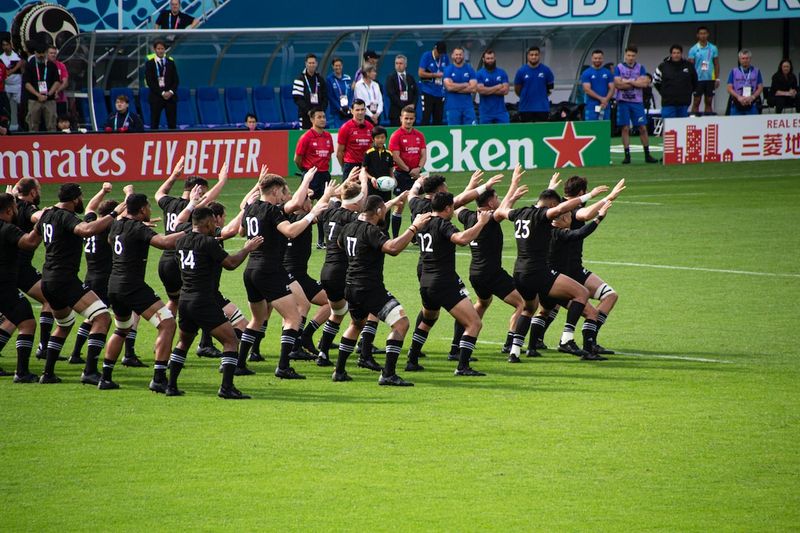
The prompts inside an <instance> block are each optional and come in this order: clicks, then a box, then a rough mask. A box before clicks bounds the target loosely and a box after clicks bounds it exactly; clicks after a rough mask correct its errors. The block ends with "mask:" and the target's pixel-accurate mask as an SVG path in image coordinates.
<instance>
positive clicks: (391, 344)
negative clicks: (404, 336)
mask: <svg viewBox="0 0 800 533" xmlns="http://www.w3.org/2000/svg"><path fill="white" fill-rule="evenodd" d="M402 348H403V341H402V340H399V341H398V340H394V339H386V364H385V365H384V366H383V371H382V372H383V375H384V376H385V377H387V378H388V377H390V376H393V375H395V374H396V373H397V360H398V359H399V358H400V350H401V349H402Z"/></svg>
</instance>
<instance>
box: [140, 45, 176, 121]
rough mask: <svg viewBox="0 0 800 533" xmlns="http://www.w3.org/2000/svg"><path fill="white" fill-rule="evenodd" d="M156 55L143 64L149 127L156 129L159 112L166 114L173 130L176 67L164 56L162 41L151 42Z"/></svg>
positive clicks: (159, 119)
mask: <svg viewBox="0 0 800 533" xmlns="http://www.w3.org/2000/svg"><path fill="white" fill-rule="evenodd" d="M153 50H154V51H155V53H156V57H154V58H153V59H151V60H149V61H148V62H147V63H145V65H144V79H145V81H146V82H147V86H148V87H149V88H150V128H151V129H154V130H157V129H158V123H159V122H160V121H161V112H162V111H163V112H165V113H166V114H167V127H169V129H171V130H174V129H175V128H176V127H177V122H178V83H179V79H178V69H177V68H175V62H174V61H173V60H172V58H171V57H166V52H167V47H166V45H165V44H164V41H156V42H155V43H154V44H153Z"/></svg>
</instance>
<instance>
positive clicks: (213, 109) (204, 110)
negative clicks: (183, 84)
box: [196, 87, 228, 128]
mask: <svg viewBox="0 0 800 533" xmlns="http://www.w3.org/2000/svg"><path fill="white" fill-rule="evenodd" d="M196 97H197V113H198V115H199V117H200V124H202V125H203V126H205V127H207V128H218V127H221V126H225V125H227V124H228V121H227V120H226V118H225V111H224V110H223V109H222V102H221V101H220V99H219V90H218V89H217V88H216V87H199V88H198V89H197V92H196Z"/></svg>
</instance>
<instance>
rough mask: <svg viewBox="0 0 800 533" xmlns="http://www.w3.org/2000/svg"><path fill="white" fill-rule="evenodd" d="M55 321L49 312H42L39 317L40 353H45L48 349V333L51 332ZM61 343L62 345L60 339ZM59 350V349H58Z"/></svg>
mask: <svg viewBox="0 0 800 533" xmlns="http://www.w3.org/2000/svg"><path fill="white" fill-rule="evenodd" d="M54 323H55V319H54V318H53V313H51V312H49V311H42V313H41V314H40V315H39V349H40V350H41V351H42V353H46V352H47V349H48V347H49V340H50V332H51V331H52V330H53V324H54ZM61 343H62V344H63V343H64V340H63V339H62V341H61ZM59 350H60V348H59Z"/></svg>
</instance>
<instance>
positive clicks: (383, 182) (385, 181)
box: [375, 176, 397, 192]
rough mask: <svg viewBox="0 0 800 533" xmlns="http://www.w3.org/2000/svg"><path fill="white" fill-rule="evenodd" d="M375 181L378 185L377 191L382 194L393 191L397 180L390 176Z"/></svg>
mask: <svg viewBox="0 0 800 533" xmlns="http://www.w3.org/2000/svg"><path fill="white" fill-rule="evenodd" d="M375 181H376V182H377V183H378V190H380V191H383V192H390V191H393V190H394V189H395V187H397V180H396V179H394V178H393V177H391V176H381V177H380V178H378V179H377V180H375Z"/></svg>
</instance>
